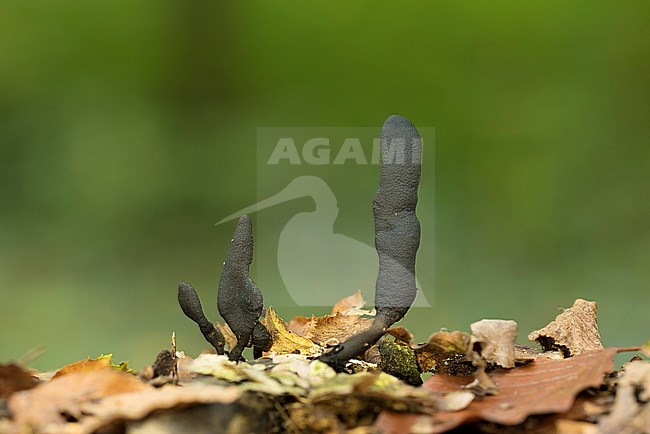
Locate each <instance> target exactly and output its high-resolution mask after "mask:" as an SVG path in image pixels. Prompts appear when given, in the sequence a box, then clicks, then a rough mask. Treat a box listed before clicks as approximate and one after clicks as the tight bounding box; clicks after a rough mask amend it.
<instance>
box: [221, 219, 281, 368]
mask: <svg viewBox="0 0 650 434" xmlns="http://www.w3.org/2000/svg"><path fill="white" fill-rule="evenodd" d="M252 262H253V225H252V222H251V219H250V217H249V216H248V215H246V214H244V215H242V216H241V217H240V218H239V221H238V222H237V228H236V229H235V234H234V235H233V239H232V242H231V243H230V248H229V249H228V256H227V258H226V261H225V263H224V265H223V272H222V273H221V279H220V280H219V293H218V295H217V308H218V309H219V313H220V314H221V316H222V317H223V319H224V320H226V323H228V326H229V327H230V329H231V330H232V332H233V333H234V334H235V336H236V337H237V345H236V346H235V347H234V348H232V349H231V351H230V353H229V358H230V360H235V361H238V360H239V359H240V358H241V354H242V351H243V350H244V348H245V347H248V346H252V347H253V350H254V354H255V357H260V356H261V355H262V351H265V350H267V349H268V348H269V346H270V344H271V338H270V336H269V333H268V331H267V330H266V328H264V326H263V325H262V324H261V323H260V322H259V318H260V316H261V315H262V311H263V309H264V300H263V298H262V291H260V289H259V288H258V287H257V286H256V285H255V283H254V282H253V280H252V279H251V278H250V276H249V275H248V269H249V267H250V265H251V263H252Z"/></svg>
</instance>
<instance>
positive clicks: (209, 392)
mask: <svg viewBox="0 0 650 434" xmlns="http://www.w3.org/2000/svg"><path fill="white" fill-rule="evenodd" d="M241 393H242V392H241V390H240V389H239V388H237V387H231V386H229V387H223V386H215V385H207V384H202V383H192V384H187V385H185V386H184V387H175V386H165V387H162V388H160V389H147V390H142V391H139V392H132V393H123V394H121V395H115V396H110V397H107V398H105V399H103V400H101V401H98V402H88V403H86V404H84V405H82V407H81V408H82V411H83V413H84V414H86V415H90V416H88V417H85V418H84V419H82V420H81V423H80V424H79V434H83V433H92V432H95V431H96V430H98V429H99V428H102V427H104V426H106V425H108V424H110V423H111V422H114V421H116V420H140V419H142V418H144V417H146V416H147V415H149V414H150V413H152V412H154V411H156V410H164V409H170V408H174V407H177V406H180V405H188V404H210V403H221V404H230V403H233V402H235V401H236V400H237V399H239V397H240V396H241Z"/></svg>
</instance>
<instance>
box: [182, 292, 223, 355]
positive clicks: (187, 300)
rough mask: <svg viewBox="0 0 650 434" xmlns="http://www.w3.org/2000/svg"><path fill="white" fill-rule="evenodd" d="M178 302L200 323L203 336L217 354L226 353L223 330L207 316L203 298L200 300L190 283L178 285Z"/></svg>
mask: <svg viewBox="0 0 650 434" xmlns="http://www.w3.org/2000/svg"><path fill="white" fill-rule="evenodd" d="M178 304H180V306H181V309H183V312H184V313H185V315H186V316H187V317H188V318H189V319H191V320H192V321H194V322H195V323H197V324H198V326H199V329H200V330H201V333H202V334H203V337H204V338H205V340H206V341H208V343H209V344H210V345H212V346H213V347H214V349H215V350H216V351H217V354H225V349H224V346H225V343H226V340H225V339H224V337H223V335H222V334H221V332H219V330H217V329H216V328H215V327H214V324H212V323H211V322H210V321H208V319H207V318H206V317H205V314H204V313H203V308H202V307H201V300H199V296H198V294H197V293H196V291H195V290H194V288H193V287H192V285H190V284H189V283H185V282H183V283H181V284H179V285H178Z"/></svg>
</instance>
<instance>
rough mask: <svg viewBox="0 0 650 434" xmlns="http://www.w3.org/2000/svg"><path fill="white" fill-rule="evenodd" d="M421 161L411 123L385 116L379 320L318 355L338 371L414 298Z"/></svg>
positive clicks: (378, 217) (376, 204)
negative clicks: (416, 210)
mask: <svg viewBox="0 0 650 434" xmlns="http://www.w3.org/2000/svg"><path fill="white" fill-rule="evenodd" d="M421 161H422V139H421V138H420V135H419V134H418V132H417V130H416V129H415V127H414V126H413V124H411V122H410V121H409V120H408V119H406V118H403V117H401V116H397V115H393V116H391V117H389V118H388V119H387V120H386V122H384V126H383V128H382V131H381V177H380V181H379V189H378V190H377V193H376V194H375V198H374V200H373V204H372V209H373V214H374V217H375V247H376V248H377V254H378V255H379V273H378V275H377V283H376V286H375V309H376V311H377V316H376V317H375V320H374V321H373V323H372V326H371V327H370V329H368V330H366V331H364V332H362V333H359V334H357V335H355V336H352V337H351V338H350V339H348V340H347V341H345V342H343V343H341V344H339V345H337V346H336V347H334V348H333V349H332V351H330V352H329V353H326V354H324V355H322V356H321V357H320V360H321V361H323V362H325V363H327V364H329V365H331V366H333V367H334V368H336V369H341V368H342V367H344V366H345V363H346V362H347V360H349V359H351V358H353V357H356V356H358V355H360V354H362V353H363V352H364V351H366V349H368V347H369V346H370V345H373V344H374V343H375V342H377V341H378V340H379V338H380V337H381V336H382V335H383V334H384V333H385V331H386V329H387V328H388V327H390V326H391V325H392V324H393V323H395V322H396V321H399V320H400V319H402V318H403V317H404V315H405V314H406V312H407V311H408V310H409V308H410V307H411V304H412V303H413V300H415V295H416V293H417V288H416V284H415V257H416V254H417V251H418V248H419V246H420V222H419V221H418V219H417V217H416V215H415V208H416V206H417V203H418V186H419V184H420V166H421Z"/></svg>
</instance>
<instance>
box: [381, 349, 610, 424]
mask: <svg viewBox="0 0 650 434" xmlns="http://www.w3.org/2000/svg"><path fill="white" fill-rule="evenodd" d="M617 352H618V349H616V348H607V349H603V350H597V351H591V352H587V353H584V354H581V355H578V356H575V357H571V358H569V359H562V360H548V359H543V358H539V359H536V360H534V361H533V362H532V363H530V364H528V365H525V366H522V367H518V368H514V369H509V370H499V371H495V372H493V373H491V374H490V378H491V379H492V380H493V381H494V382H495V383H496V384H497V386H498V387H499V394H498V395H494V396H486V397H483V398H480V399H476V400H474V401H473V402H472V403H471V404H470V405H469V407H467V408H466V409H464V410H461V411H458V412H453V413H450V412H435V413H432V414H430V415H428V416H427V417H428V418H429V421H428V422H429V425H430V427H431V430H430V431H429V432H434V433H440V432H445V431H448V430H450V429H453V428H455V427H457V426H459V425H462V424H463V423H466V422H472V421H479V420H485V421H489V422H493V423H498V424H503V425H517V424H520V423H522V422H523V421H524V420H525V419H526V418H527V417H528V416H530V415H534V414H544V413H564V412H566V411H568V410H569V409H570V408H571V406H572V404H573V402H574V400H575V397H576V395H577V394H578V393H579V392H580V391H582V390H584V389H586V388H589V387H597V386H600V385H601V384H602V382H603V377H604V375H605V374H606V373H608V372H611V371H612V370H613V369H614V365H613V361H612V358H613V357H614V355H615V354H616V353H617ZM473 380H474V377H473V376H463V377H453V376H448V375H434V376H433V377H431V378H430V379H429V380H427V381H426V382H425V383H424V386H423V387H424V388H426V389H428V390H431V391H432V392H437V393H441V392H442V393H450V392H455V391H458V390H462V388H463V386H466V385H467V384H469V383H471V382H472V381H473ZM415 421H416V417H415V415H399V414H395V413H390V412H386V411H385V412H383V413H382V414H381V415H380V417H379V418H378V420H377V422H376V425H375V426H376V427H377V428H378V429H379V430H381V431H382V432H386V433H393V432H407V431H408V429H409V426H410V425H411V424H413V423H415ZM396 427H399V430H396Z"/></svg>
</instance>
